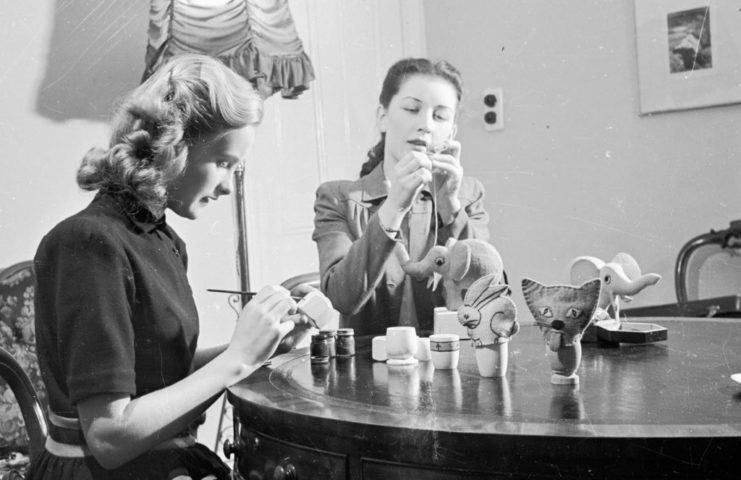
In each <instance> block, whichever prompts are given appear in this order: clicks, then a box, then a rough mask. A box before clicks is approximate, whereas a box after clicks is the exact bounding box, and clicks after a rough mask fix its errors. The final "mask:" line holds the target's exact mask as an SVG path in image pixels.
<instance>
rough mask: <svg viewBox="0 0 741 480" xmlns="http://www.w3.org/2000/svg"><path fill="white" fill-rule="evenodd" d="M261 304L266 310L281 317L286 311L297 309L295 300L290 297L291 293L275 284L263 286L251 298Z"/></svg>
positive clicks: (291, 311) (292, 311)
mask: <svg viewBox="0 0 741 480" xmlns="http://www.w3.org/2000/svg"><path fill="white" fill-rule="evenodd" d="M252 301H253V302H256V303H258V304H260V305H262V306H263V307H264V308H265V309H266V311H267V312H270V313H274V314H277V315H279V316H280V317H283V316H284V315H286V314H287V313H289V312H290V313H295V312H296V310H297V308H298V307H297V305H296V302H295V301H294V300H293V299H292V298H291V293H290V292H289V291H288V290H287V289H285V288H283V287H281V286H276V285H268V286H266V287H263V288H262V289H261V290H260V291H259V292H258V293H257V295H256V296H255V298H254V299H253V300H252Z"/></svg>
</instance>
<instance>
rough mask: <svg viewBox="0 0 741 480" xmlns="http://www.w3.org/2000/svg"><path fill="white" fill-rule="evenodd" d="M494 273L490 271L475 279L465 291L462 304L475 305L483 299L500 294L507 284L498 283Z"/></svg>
mask: <svg viewBox="0 0 741 480" xmlns="http://www.w3.org/2000/svg"><path fill="white" fill-rule="evenodd" d="M498 276H499V275H498V274H496V273H490V274H489V275H484V276H483V277H481V278H479V279H477V280H476V281H475V282H473V284H472V285H471V286H470V287H469V288H468V290H467V291H466V296H465V298H464V299H463V304H464V305H471V306H473V307H476V306H478V305H480V304H481V303H482V302H484V301H485V300H489V299H492V298H496V297H498V296H500V295H502V294H503V293H504V292H505V291H506V290H507V288H508V286H507V285H504V284H502V283H499V281H498V279H497V277H498Z"/></svg>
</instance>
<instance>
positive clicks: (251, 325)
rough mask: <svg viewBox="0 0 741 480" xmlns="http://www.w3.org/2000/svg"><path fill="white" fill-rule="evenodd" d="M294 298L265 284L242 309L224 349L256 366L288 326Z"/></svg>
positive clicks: (289, 327)
mask: <svg viewBox="0 0 741 480" xmlns="http://www.w3.org/2000/svg"><path fill="white" fill-rule="evenodd" d="M295 313H296V302H294V301H293V299H291V296H290V294H289V292H288V290H286V289H285V288H283V287H276V286H270V285H269V286H267V287H264V288H263V289H262V290H260V291H259V292H258V293H257V295H255V296H254V297H253V298H252V300H250V301H249V302H248V303H247V305H245V306H244V308H243V309H242V313H241V314H240V315H239V319H238V320H237V326H236V328H235V329H234V334H233V335H232V339H231V341H230V342H229V345H228V346H227V348H226V350H227V352H226V353H228V354H231V355H234V356H235V357H236V358H238V359H239V362H240V363H242V364H245V365H253V366H255V365H256V366H259V365H260V364H262V363H263V362H265V361H266V360H267V359H268V358H270V356H271V355H272V354H273V352H274V351H275V349H276V348H277V346H278V343H279V342H280V340H281V339H282V338H283V337H284V336H285V335H286V334H287V333H288V332H290V331H291V330H293V327H294V322H293V321H292V320H291V315H292V314H295Z"/></svg>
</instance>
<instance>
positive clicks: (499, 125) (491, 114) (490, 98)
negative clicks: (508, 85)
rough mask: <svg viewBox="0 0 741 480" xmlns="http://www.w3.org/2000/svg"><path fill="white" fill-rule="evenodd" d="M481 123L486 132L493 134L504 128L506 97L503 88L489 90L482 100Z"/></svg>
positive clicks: (485, 91)
mask: <svg viewBox="0 0 741 480" xmlns="http://www.w3.org/2000/svg"><path fill="white" fill-rule="evenodd" d="M481 103H482V105H483V107H484V108H483V112H482V114H481V121H482V122H483V124H484V130H486V131H488V132H491V131H494V130H502V129H503V128H504V96H503V95H502V89H501V88H487V89H486V90H484V98H483V99H482V102H481Z"/></svg>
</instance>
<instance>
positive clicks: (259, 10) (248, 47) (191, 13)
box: [143, 0, 314, 98]
mask: <svg viewBox="0 0 741 480" xmlns="http://www.w3.org/2000/svg"><path fill="white" fill-rule="evenodd" d="M147 33H148V35H147V36H148V41H147V53H146V60H145V61H146V69H145V71H144V75H143V78H144V79H146V78H147V77H149V75H151V74H152V72H154V71H155V70H156V69H157V68H158V67H159V66H160V65H162V64H163V63H165V62H167V60H168V59H169V58H170V57H172V56H173V55H177V54H180V53H202V54H206V55H210V56H213V57H216V58H218V59H220V60H222V61H223V62H224V63H225V64H227V65H228V66H229V67H231V68H232V69H233V70H235V71H236V72H237V73H239V74H240V75H242V76H244V77H245V78H247V79H248V80H249V81H250V82H252V84H253V85H254V86H255V88H256V89H257V91H258V92H260V94H261V95H262V96H263V98H267V97H269V96H271V95H273V94H274V93H276V92H278V91H280V92H281V96H282V97H283V98H296V97H297V96H298V95H299V94H300V93H301V92H303V91H304V90H306V89H307V88H309V82H311V81H312V80H314V68H313V66H312V64H311V60H310V59H309V57H308V56H307V55H306V53H305V52H304V50H303V44H302V43H301V40H300V39H299V38H298V34H297V32H296V27H295V24H294V22H293V17H292V16H291V12H290V9H289V7H288V0H151V2H150V13H149V29H148V32H147Z"/></svg>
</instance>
